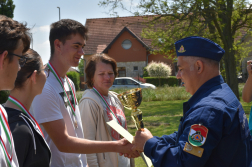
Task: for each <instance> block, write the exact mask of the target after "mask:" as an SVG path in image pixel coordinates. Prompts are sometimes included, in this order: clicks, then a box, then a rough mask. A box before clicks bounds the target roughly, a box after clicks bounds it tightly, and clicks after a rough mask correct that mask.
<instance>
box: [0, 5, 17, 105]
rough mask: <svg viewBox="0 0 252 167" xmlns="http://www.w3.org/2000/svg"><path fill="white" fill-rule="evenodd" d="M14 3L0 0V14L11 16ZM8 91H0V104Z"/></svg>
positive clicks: (4, 100) (6, 97)
mask: <svg viewBox="0 0 252 167" xmlns="http://www.w3.org/2000/svg"><path fill="white" fill-rule="evenodd" d="M14 9H15V5H14V4H13V1H12V0H0V15H5V16H7V17H10V18H13V17H14V15H13V13H14ZM8 96H9V91H0V104H2V103H5V102H6V100H7V99H8Z"/></svg>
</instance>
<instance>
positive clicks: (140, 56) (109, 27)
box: [84, 16, 175, 77]
mask: <svg viewBox="0 0 252 167" xmlns="http://www.w3.org/2000/svg"><path fill="white" fill-rule="evenodd" d="M152 17H153V16H131V17H113V18H98V19H87V20H86V24H85V26H86V27H88V40H87V43H86V46H85V48H84V52H85V56H84V59H85V60H86V61H88V59H89V57H90V56H92V55H95V54H97V53H104V54H107V55H108V56H110V57H112V58H114V59H115V60H116V61H117V66H118V72H119V77H125V76H127V77H138V76H142V75H143V68H144V67H145V66H147V64H148V63H150V62H152V61H156V62H159V61H160V62H164V63H166V64H168V65H170V66H171V67H172V69H173V70H172V75H175V64H174V63H173V62H172V60H170V59H167V58H165V57H164V56H165V55H161V54H157V55H153V54H150V51H151V50H152V48H151V40H149V39H144V38H142V37H141V32H142V29H143V28H145V27H146V25H144V24H142V23H143V22H146V21H148V20H150V19H151V18H152Z"/></svg>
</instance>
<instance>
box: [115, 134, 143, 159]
mask: <svg viewBox="0 0 252 167" xmlns="http://www.w3.org/2000/svg"><path fill="white" fill-rule="evenodd" d="M118 143H119V153H120V155H121V156H122V155H124V156H125V157H128V158H137V157H139V156H140V154H139V153H138V152H137V151H136V150H133V149H132V147H133V145H132V144H131V143H130V142H128V140H126V139H125V138H123V139H121V140H118Z"/></svg>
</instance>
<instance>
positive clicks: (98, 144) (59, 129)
mask: <svg viewBox="0 0 252 167" xmlns="http://www.w3.org/2000/svg"><path fill="white" fill-rule="evenodd" d="M42 125H43V127H44V128H45V130H46V132H47V133H48V135H49V136H50V138H51V139H52V140H53V142H54V143H55V145H56V146H57V148H58V149H59V151H61V152H67V153H80V154H91V153H102V152H118V153H119V152H120V153H125V154H131V155H132V156H131V157H132V158H134V157H138V156H139V153H137V152H136V151H132V149H131V148H132V145H131V144H130V143H128V142H127V141H126V140H125V139H122V140H118V141H92V140H87V139H81V138H76V137H72V136H69V135H68V133H67V127H66V125H65V122H64V120H63V119H60V120H56V121H51V122H46V123H42Z"/></svg>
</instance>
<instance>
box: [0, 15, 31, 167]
mask: <svg viewBox="0 0 252 167" xmlns="http://www.w3.org/2000/svg"><path fill="white" fill-rule="evenodd" d="M28 30H29V29H28V28H26V26H25V25H24V24H22V23H19V22H17V21H14V20H12V19H11V18H8V17H6V16H3V15H0V77H1V79H0V90H11V89H13V88H14V83H15V79H16V77H17V73H18V71H19V70H20V66H21V67H22V65H24V64H25V62H26V58H25V56H23V53H25V52H26V51H27V50H28V49H29V47H30V36H29V33H28ZM0 166H1V167H7V166H8V167H9V166H12V167H18V166H19V165H18V160H17V157H16V153H15V144H14V141H13V138H12V134H11V131H10V128H9V125H8V117H7V113H6V111H5V109H4V108H3V107H2V106H1V105H0Z"/></svg>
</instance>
